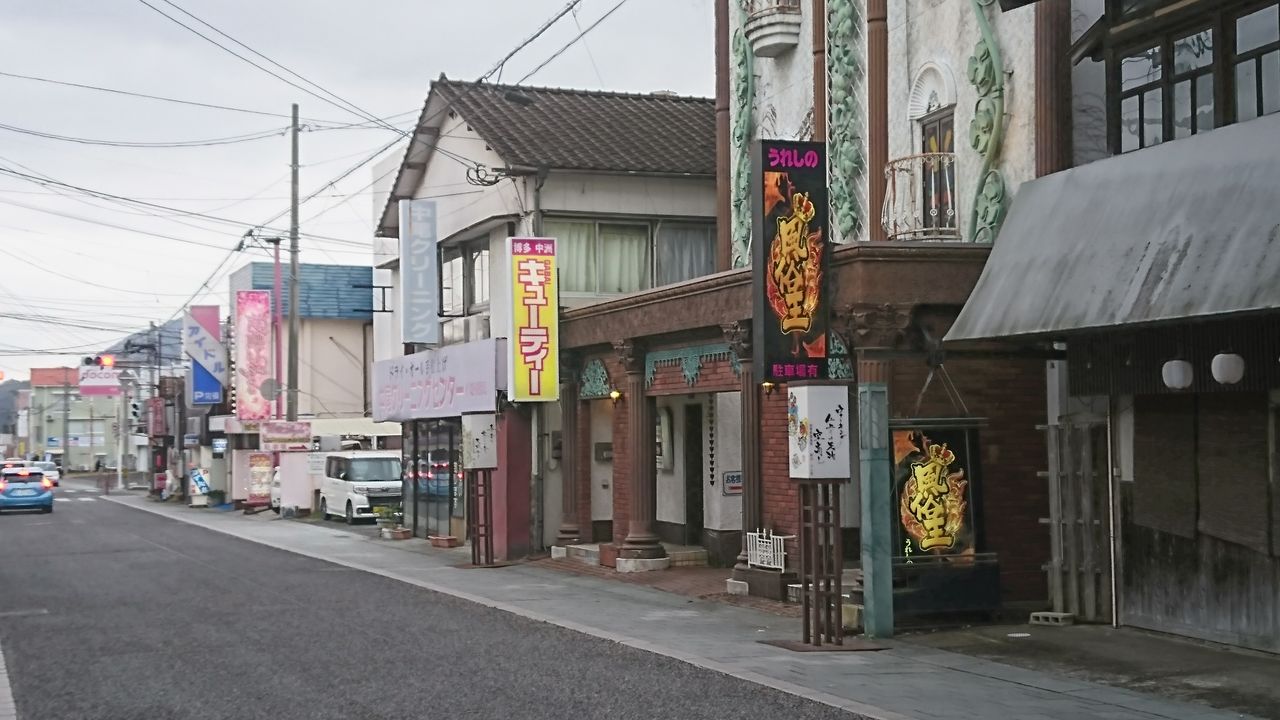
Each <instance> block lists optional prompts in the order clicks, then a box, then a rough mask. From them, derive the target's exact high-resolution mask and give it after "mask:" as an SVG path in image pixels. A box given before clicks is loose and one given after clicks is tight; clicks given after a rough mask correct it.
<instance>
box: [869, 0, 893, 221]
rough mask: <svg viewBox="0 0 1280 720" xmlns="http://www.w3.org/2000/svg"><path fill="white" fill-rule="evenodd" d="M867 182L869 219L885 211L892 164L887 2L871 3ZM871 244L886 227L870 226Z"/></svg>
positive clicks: (884, 0) (872, 1)
mask: <svg viewBox="0 0 1280 720" xmlns="http://www.w3.org/2000/svg"><path fill="white" fill-rule="evenodd" d="M867 136H868V143H867V178H868V182H869V183H870V187H869V188H868V190H869V191H870V195H871V207H870V208H869V209H868V213H867V214H868V215H869V216H870V217H872V218H875V217H878V216H879V214H880V209H881V208H882V207H884V193H885V186H884V168H885V165H888V164H889V9H888V2H887V0H867ZM867 230H868V232H869V237H870V238H871V240H884V239H885V231H884V225H883V224H882V223H880V222H879V221H877V220H871V221H868V222H867Z"/></svg>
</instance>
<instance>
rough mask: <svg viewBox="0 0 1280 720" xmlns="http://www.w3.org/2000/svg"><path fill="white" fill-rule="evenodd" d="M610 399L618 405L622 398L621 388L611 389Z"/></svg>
mask: <svg viewBox="0 0 1280 720" xmlns="http://www.w3.org/2000/svg"><path fill="white" fill-rule="evenodd" d="M609 399H610V400H612V401H613V404H614V405H617V404H618V401H619V400H621V399H622V391H620V390H618V389H616V388H615V389H613V390H610V391H609Z"/></svg>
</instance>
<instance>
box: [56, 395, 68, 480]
mask: <svg viewBox="0 0 1280 720" xmlns="http://www.w3.org/2000/svg"><path fill="white" fill-rule="evenodd" d="M70 426H71V384H70V383H68V382H67V376H66V375H65V374H64V375H63V376H62V441H61V442H59V443H58V446H59V447H61V448H62V472H64V473H67V474H68V475H69V474H71V438H70V437H68V433H69V432H70V430H69V428H70Z"/></svg>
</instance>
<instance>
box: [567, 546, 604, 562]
mask: <svg viewBox="0 0 1280 720" xmlns="http://www.w3.org/2000/svg"><path fill="white" fill-rule="evenodd" d="M566 556H567V557H568V558H569V559H570V560H575V561H577V562H580V563H582V564H584V565H599V564H600V546H599V545H598V544H596V543H584V544H582V545H570V546H569V547H568V548H566Z"/></svg>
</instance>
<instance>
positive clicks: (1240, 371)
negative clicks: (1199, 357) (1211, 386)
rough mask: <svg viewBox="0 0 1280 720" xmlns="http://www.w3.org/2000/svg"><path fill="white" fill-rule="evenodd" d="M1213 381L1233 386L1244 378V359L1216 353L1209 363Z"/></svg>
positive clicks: (1235, 355)
mask: <svg viewBox="0 0 1280 720" xmlns="http://www.w3.org/2000/svg"><path fill="white" fill-rule="evenodd" d="M1209 369H1210V370H1211V371H1212V372H1213V379H1214V380H1217V381H1218V382H1219V383H1221V384H1223V385H1235V384H1236V383H1238V382H1240V381H1241V380H1242V379H1243V378H1244V358H1242V357H1240V356H1239V355H1237V354H1235V353H1218V354H1217V355H1214V356H1213V361H1212V362H1211V363H1209Z"/></svg>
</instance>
